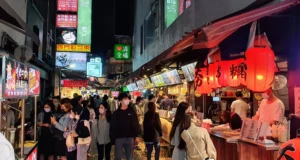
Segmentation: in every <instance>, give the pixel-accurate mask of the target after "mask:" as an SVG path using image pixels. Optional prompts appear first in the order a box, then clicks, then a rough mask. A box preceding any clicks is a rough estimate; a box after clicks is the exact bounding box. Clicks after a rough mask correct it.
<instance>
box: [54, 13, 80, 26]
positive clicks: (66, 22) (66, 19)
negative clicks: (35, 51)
mask: <svg viewBox="0 0 300 160" xmlns="http://www.w3.org/2000/svg"><path fill="white" fill-rule="evenodd" d="M56 27H57V28H77V15H75V14H57V15H56Z"/></svg>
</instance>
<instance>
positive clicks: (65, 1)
mask: <svg viewBox="0 0 300 160" xmlns="http://www.w3.org/2000/svg"><path fill="white" fill-rule="evenodd" d="M77 10H78V2H77V0H58V1H57V11H67V12H77Z"/></svg>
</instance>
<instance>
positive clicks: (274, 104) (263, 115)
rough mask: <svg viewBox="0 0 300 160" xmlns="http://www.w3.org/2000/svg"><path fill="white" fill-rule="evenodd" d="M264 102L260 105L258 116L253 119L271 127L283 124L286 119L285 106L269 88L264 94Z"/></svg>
mask: <svg viewBox="0 0 300 160" xmlns="http://www.w3.org/2000/svg"><path fill="white" fill-rule="evenodd" d="M262 97H263V100H262V101H261V103H260V106H259V108H258V111H257V112H256V115H255V116H254V117H253V118H252V119H255V120H259V121H262V122H268V123H269V124H270V125H272V124H276V123H277V122H282V121H283V118H284V104H283V103H282V101H281V100H280V99H278V98H277V97H276V96H275V95H274V94H273V92H272V89H271V88H269V89H268V90H267V91H265V92H264V93H262Z"/></svg>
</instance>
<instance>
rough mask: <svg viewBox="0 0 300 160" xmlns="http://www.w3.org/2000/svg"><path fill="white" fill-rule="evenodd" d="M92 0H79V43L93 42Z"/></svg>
mask: <svg viewBox="0 0 300 160" xmlns="http://www.w3.org/2000/svg"><path fill="white" fill-rule="evenodd" d="M91 37H92V0H78V28H77V44H89V45H90V44H91V41H92V40H91Z"/></svg>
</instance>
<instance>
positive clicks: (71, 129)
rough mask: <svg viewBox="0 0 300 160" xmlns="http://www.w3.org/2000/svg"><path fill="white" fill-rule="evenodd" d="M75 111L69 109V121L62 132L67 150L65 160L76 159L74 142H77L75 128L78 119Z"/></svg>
mask: <svg viewBox="0 0 300 160" xmlns="http://www.w3.org/2000/svg"><path fill="white" fill-rule="evenodd" d="M75 113H76V111H75V109H74V108H73V109H71V112H70V121H69V124H68V125H67V128H66V129H65V132H64V137H65V138H66V146H67V151H68V152H67V160H77V147H76V143H77V142H78V138H77V136H78V135H77V134H76V128H77V124H78V121H79V115H76V114H75Z"/></svg>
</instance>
